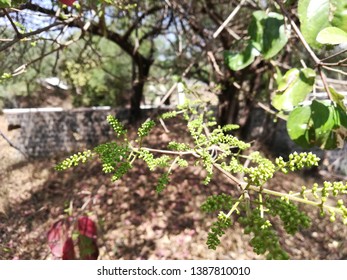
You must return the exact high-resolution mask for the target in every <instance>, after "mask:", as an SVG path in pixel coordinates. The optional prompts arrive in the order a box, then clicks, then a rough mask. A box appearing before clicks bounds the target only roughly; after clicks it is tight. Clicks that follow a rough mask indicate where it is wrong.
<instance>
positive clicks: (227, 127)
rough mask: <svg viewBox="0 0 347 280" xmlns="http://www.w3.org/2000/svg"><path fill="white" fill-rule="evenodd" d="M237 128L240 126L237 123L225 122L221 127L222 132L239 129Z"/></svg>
mask: <svg viewBox="0 0 347 280" xmlns="http://www.w3.org/2000/svg"><path fill="white" fill-rule="evenodd" d="M239 128H240V126H239V125H237V124H226V125H224V126H223V127H222V130H223V131H224V132H230V131H232V130H236V129H239Z"/></svg>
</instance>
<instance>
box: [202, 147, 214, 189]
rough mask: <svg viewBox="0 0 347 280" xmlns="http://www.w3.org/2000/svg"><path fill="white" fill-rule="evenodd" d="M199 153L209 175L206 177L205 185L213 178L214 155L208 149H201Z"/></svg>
mask: <svg viewBox="0 0 347 280" xmlns="http://www.w3.org/2000/svg"><path fill="white" fill-rule="evenodd" d="M199 155H200V156H201V160H202V166H203V167H204V168H205V169H206V171H207V175H206V178H205V179H204V181H203V183H204V185H208V184H209V183H210V181H211V179H212V176H213V162H214V160H213V158H212V155H211V154H210V153H209V151H208V150H201V151H199Z"/></svg>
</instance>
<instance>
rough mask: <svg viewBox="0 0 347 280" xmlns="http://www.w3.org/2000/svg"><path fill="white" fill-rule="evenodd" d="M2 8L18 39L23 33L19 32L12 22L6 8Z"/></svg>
mask: <svg viewBox="0 0 347 280" xmlns="http://www.w3.org/2000/svg"><path fill="white" fill-rule="evenodd" d="M2 10H3V11H4V14H5V16H6V17H7V18H8V20H9V21H10V23H11V25H12V27H13V29H14V31H15V32H16V34H17V37H18V38H19V39H20V38H22V36H23V34H22V33H20V32H19V30H18V28H17V26H16V24H15V23H14V22H13V20H12V18H11V16H10V15H9V14H8V12H7V11H6V9H2Z"/></svg>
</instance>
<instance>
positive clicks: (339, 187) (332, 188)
mask: <svg viewBox="0 0 347 280" xmlns="http://www.w3.org/2000/svg"><path fill="white" fill-rule="evenodd" d="M309 194H311V195H312V196H313V197H314V198H315V199H316V200H320V204H319V207H320V210H321V216H324V215H325V213H326V212H325V211H324V208H325V207H327V208H328V212H329V214H330V221H331V222H335V221H336V211H338V213H339V214H341V216H342V219H343V222H344V223H345V224H347V211H346V209H345V206H343V200H341V199H339V200H338V201H337V207H336V208H335V209H334V207H331V206H326V202H327V200H328V197H329V196H330V195H332V196H334V197H337V196H338V195H345V194H347V183H344V182H333V183H331V182H327V181H325V182H324V183H323V187H320V188H319V186H318V184H317V183H314V184H313V185H312V188H311V189H310V188H307V187H306V186H302V187H301V192H300V195H301V196H302V197H303V198H304V199H307V195H309Z"/></svg>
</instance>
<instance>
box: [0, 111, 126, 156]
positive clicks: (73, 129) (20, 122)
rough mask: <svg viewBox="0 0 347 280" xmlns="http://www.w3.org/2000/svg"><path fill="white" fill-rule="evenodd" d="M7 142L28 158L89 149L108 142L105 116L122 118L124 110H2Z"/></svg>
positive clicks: (124, 113) (110, 130)
mask: <svg viewBox="0 0 347 280" xmlns="http://www.w3.org/2000/svg"><path fill="white" fill-rule="evenodd" d="M3 112H4V115H5V118H6V120H7V123H8V129H9V130H13V132H14V133H12V132H11V142H12V143H13V144H15V145H16V146H17V147H19V148H20V149H21V150H22V151H23V152H24V153H26V154H27V155H28V156H29V157H47V156H48V157H50V156H56V155H61V154H68V153H71V152H77V151H80V150H83V149H85V148H91V147H93V146H95V145H97V144H99V143H103V142H106V141H108V140H110V139H112V136H113V135H114V134H113V130H112V129H110V126H109V125H108V123H107V121H106V117H107V115H109V114H112V115H115V116H117V117H119V118H120V119H125V118H126V114H127V113H128V112H127V110H125V109H111V108H109V107H95V108H83V109H73V110H63V109H61V108H37V109H5V110H3Z"/></svg>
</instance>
